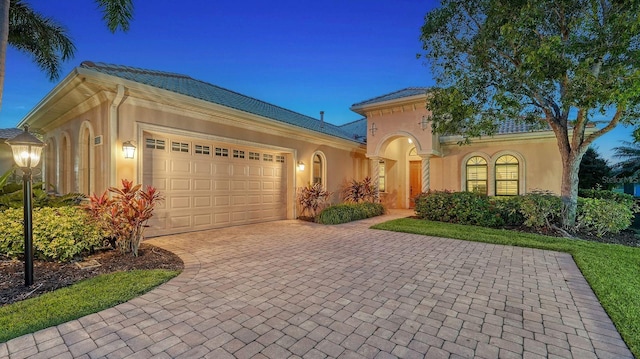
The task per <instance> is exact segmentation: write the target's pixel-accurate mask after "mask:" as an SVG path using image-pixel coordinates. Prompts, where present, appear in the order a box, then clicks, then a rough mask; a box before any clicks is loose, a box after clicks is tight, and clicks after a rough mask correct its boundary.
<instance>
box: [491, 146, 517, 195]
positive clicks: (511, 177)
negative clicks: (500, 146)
mask: <svg viewBox="0 0 640 359" xmlns="http://www.w3.org/2000/svg"><path fill="white" fill-rule="evenodd" d="M519 172H520V163H519V162H518V159H517V158H515V157H514V156H512V155H504V156H500V157H498V159H497V160H496V163H495V174H496V196H517V195H518V194H519V193H520V188H519V187H520V178H519Z"/></svg>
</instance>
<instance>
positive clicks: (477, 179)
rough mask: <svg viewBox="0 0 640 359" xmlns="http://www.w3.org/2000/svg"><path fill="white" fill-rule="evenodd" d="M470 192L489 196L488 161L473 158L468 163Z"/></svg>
mask: <svg viewBox="0 0 640 359" xmlns="http://www.w3.org/2000/svg"><path fill="white" fill-rule="evenodd" d="M466 172H467V173H466V175H467V188H466V190H467V191H468V192H477V193H482V194H487V190H488V187H487V183H488V182H487V181H488V177H487V176H488V169H487V160H485V159H484V158H482V157H480V156H473V157H471V158H469V159H468V160H467V163H466Z"/></svg>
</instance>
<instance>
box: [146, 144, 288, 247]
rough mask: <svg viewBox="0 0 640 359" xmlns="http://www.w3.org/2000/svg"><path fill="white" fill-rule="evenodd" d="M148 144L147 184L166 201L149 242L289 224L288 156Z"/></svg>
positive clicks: (240, 148)
mask: <svg viewBox="0 0 640 359" xmlns="http://www.w3.org/2000/svg"><path fill="white" fill-rule="evenodd" d="M144 140H145V143H144V148H143V149H142V151H143V171H144V175H143V183H145V184H151V185H153V186H154V187H156V188H157V189H158V190H159V191H160V192H161V194H162V195H163V196H164V197H165V200H164V202H163V203H162V204H161V205H160V206H158V207H156V210H155V211H154V217H153V218H152V219H151V221H149V225H150V227H149V228H147V231H146V235H147V236H154V235H162V234H171V233H182V232H189V231H197V230H203V229H210V228H218V227H227V226H233V225H240V224H247V223H256V222H265V221H273V220H279V219H285V218H286V216H287V203H286V202H287V201H286V198H287V197H286V194H287V180H286V178H287V177H286V173H287V156H286V154H285V153H281V152H277V151H274V150H269V149H260V148H252V147H247V146H239V145H234V144H228V143H216V142H213V141H207V140H198V139H189V138H179V137H171V136H163V135H151V134H149V135H145V139H144Z"/></svg>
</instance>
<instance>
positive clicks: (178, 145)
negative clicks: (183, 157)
mask: <svg viewBox="0 0 640 359" xmlns="http://www.w3.org/2000/svg"><path fill="white" fill-rule="evenodd" d="M171 151H173V152H186V153H189V144H188V143H186V142H171Z"/></svg>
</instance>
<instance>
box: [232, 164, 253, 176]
mask: <svg viewBox="0 0 640 359" xmlns="http://www.w3.org/2000/svg"><path fill="white" fill-rule="evenodd" d="M231 174H232V175H233V176H234V177H238V176H246V175H248V174H249V168H248V167H247V166H246V165H233V167H232V173H231Z"/></svg>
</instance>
